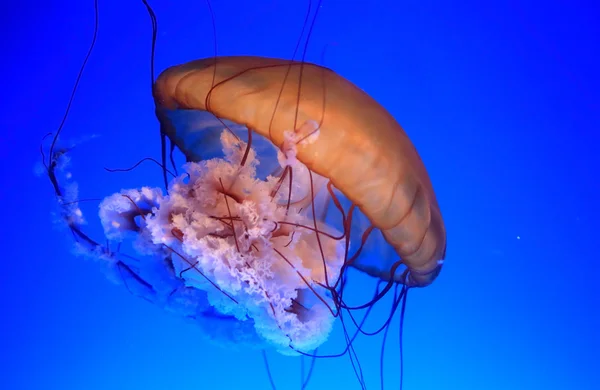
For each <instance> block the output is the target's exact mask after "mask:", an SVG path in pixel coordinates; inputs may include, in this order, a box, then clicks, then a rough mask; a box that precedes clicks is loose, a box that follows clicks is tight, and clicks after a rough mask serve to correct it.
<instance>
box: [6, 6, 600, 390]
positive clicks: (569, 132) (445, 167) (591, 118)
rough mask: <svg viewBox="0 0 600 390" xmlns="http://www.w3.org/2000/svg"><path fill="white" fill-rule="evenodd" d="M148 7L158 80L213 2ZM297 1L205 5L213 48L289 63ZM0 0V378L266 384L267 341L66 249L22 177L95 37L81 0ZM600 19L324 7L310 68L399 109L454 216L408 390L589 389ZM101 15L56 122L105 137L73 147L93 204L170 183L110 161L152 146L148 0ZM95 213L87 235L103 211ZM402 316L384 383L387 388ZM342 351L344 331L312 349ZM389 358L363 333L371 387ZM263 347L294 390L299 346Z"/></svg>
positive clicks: (330, 381) (299, 15) (30, 386)
mask: <svg viewBox="0 0 600 390" xmlns="http://www.w3.org/2000/svg"><path fill="white" fill-rule="evenodd" d="M57 3H60V4H57ZM313 3H315V4H316V2H315V1H313ZM152 4H153V6H154V8H155V11H156V13H157V16H158V19H159V36H158V42H157V44H158V46H157V53H156V66H157V71H160V70H162V69H164V68H165V67H167V66H169V65H173V64H177V63H182V62H185V61H188V60H191V59H194V58H201V57H209V56H212V55H213V53H214V47H213V45H214V42H215V38H214V37H213V33H212V27H211V20H210V16H209V13H208V11H207V7H206V4H205V3H204V2H203V1H190V0H185V1H178V2H166V1H154V2H152ZM306 6H307V2H305V1H293V2H285V1H266V0H265V1H252V2H250V1H241V0H231V1H224V0H214V1H213V8H214V14H215V19H216V25H217V38H216V42H217V44H218V53H219V54H220V55H228V54H248V55H264V56H275V57H284V58H289V57H290V56H291V55H292V53H293V49H294V46H295V44H296V40H297V37H298V35H299V32H300V30H301V28H302V24H303V21H304V15H305V12H306ZM3 8H4V9H3V11H2V12H1V13H0V26H1V27H0V28H2V29H3V31H2V39H0V53H1V54H0V58H1V61H0V75H1V85H2V89H1V90H2V97H1V103H2V104H1V105H0V110H1V111H2V114H1V115H0V159H1V164H0V169H1V174H2V176H1V177H2V184H1V186H0V196H1V204H2V206H3V209H4V211H3V213H2V220H3V222H2V223H1V224H0V226H1V227H0V233H1V234H0V240H1V243H2V247H3V248H4V252H3V253H2V260H1V263H0V264H2V267H1V270H0V330H1V331H0V388H1V389H6V390H49V389H60V390H80V389H81V390H97V389H102V390H105V389H106V390H108V389H110V390H119V389H133V390H137V389H144V390H155V389H165V390H175V389H177V390H188V389H189V390H192V389H268V388H269V383H268V380H267V376H266V373H265V370H264V366H263V362H262V358H261V356H260V353H258V352H256V351H246V350H239V351H235V352H233V351H231V350H229V349H224V348H220V347H218V346H215V345H212V344H210V343H207V342H206V341H204V340H203V338H202V337H201V335H200V334H199V332H198V329H197V328H196V327H194V326H193V325H191V324H188V323H185V322H183V321H182V320H181V319H179V318H177V317H173V316H170V315H167V314H165V313H164V312H162V311H161V310H160V309H158V308H156V307H154V306H152V305H150V304H148V303H147V302H144V301H142V300H140V299H137V298H135V297H133V296H131V295H130V294H128V293H127V291H126V290H125V289H124V288H122V287H115V286H114V285H112V284H110V283H109V282H108V281H106V279H105V278H104V276H103V275H102V274H101V273H100V272H99V271H98V268H97V267H96V266H95V265H94V264H92V263H91V262H89V261H85V260H83V259H80V258H77V257H75V256H73V255H72V254H71V253H70V246H71V243H72V242H71V237H70V236H69V234H68V232H65V231H57V230H56V229H55V228H54V225H53V217H52V215H51V211H53V210H55V203H54V202H55V200H54V197H53V193H52V188H51V186H50V184H49V182H48V180H46V179H45V178H44V177H42V178H36V177H35V176H34V168H35V165H36V164H37V163H38V161H39V159H40V156H39V144H40V140H41V138H42V136H43V135H44V134H46V133H47V132H51V131H54V130H55V129H56V127H57V126H58V124H59V122H60V120H61V117H62V115H63V112H64V109H65V106H66V103H67V101H68V98H69V95H70V93H71V88H72V85H73V82H74V79H75V76H76V74H77V72H78V69H79V67H80V64H81V61H82V59H83V56H84V54H85V52H86V50H87V48H88V45H89V43H90V40H91V36H92V33H93V21H94V19H93V16H94V12H93V1H92V0H86V1H80V0H78V1H74V0H68V1H67V0H65V1H62V2H42V1H30V2H22V3H19V2H15V3H12V2H11V3H10V4H4V5H3ZM599 15H600V13H599V10H598V5H597V4H594V2H593V1H588V2H584V1H577V0H576V1H569V2H564V1H563V2H553V1H522V2H520V1H503V2H478V1H464V2H435V1H371V2H363V1H342V0H326V1H324V2H323V7H322V9H321V10H320V15H319V19H318V21H317V24H316V27H315V29H314V33H313V36H312V38H311V42H310V46H309V49H308V52H307V60H309V61H313V62H318V63H321V64H324V65H326V66H328V67H330V68H332V69H334V70H335V71H337V72H338V73H340V74H341V75H343V76H345V77H346V78H348V79H349V80H351V81H352V82H354V83H356V84H357V85H358V86H360V87H361V88H363V89H364V90H365V91H367V92H368V93H369V94H371V95H372V96H373V97H374V98H375V99H377V100H378V101H379V102H380V103H381V104H382V105H383V106H384V107H386V108H387V109H388V110H389V111H390V112H391V113H392V114H393V115H394V116H395V117H396V118H397V119H398V121H399V122H400V123H401V124H402V126H403V127H404V128H405V129H406V131H407V133H408V134H409V136H410V137H411V139H412V140H413V142H414V144H415V145H416V147H417V148H418V150H419V152H420V154H421V155H422V157H423V160H424V162H425V164H426V166H427V168H428V170H429V172H430V175H431V178H432V181H433V183H434V186H435V189H436V192H437V195H438V199H439V202H440V205H441V208H442V212H443V214H444V217H445V220H446V225H447V231H448V252H447V262H446V266H445V268H444V270H443V272H442V274H441V275H440V277H439V279H438V280H437V281H436V282H435V283H434V284H433V285H432V286H430V287H428V288H426V289H422V290H418V291H411V294H410V295H409V301H408V306H407V311H406V323H405V329H404V357H405V362H404V369H405V378H404V389H405V390H416V389H435V390H446V389H448V390H454V389H456V390H505V389H511V390H517V389H523V390H533V389H544V390H552V389H569V390H571V389H572V390H588V389H589V390H592V389H598V388H600V336H599V334H598V332H599V330H600V294H599V284H600V283H599V282H598V278H599V271H600V266H599V264H600V263H599V259H598V256H597V253H598V249H599V248H600V239H598V231H599V229H600V224H599V223H598V220H599V217H600V208H599V206H598V202H597V200H598V194H599V191H600V174H599V172H598V169H599V168H600V151H599V147H600V131H599V128H600V127H599V125H600V99H599V94H598V88H599V87H600V82H599V81H600V77H599V76H598V69H600V61H599V56H600V16H599ZM100 18H101V20H100V31H99V37H98V43H97V47H96V50H95V52H94V53H93V56H92V58H91V60H90V63H89V66H88V67H87V69H86V71H85V74H84V77H83V79H82V82H81V85H80V89H79V94H78V95H77V97H76V100H75V103H74V105H73V108H72V111H71V115H70V117H69V119H68V121H67V123H66V126H65V133H64V137H65V138H70V139H85V137H86V136H89V135H92V134H99V135H101V137H99V138H97V139H94V140H91V141H88V142H85V143H82V144H81V148H80V149H78V150H76V151H75V152H74V153H73V174H74V175H76V180H78V181H79V183H80V186H81V188H80V191H81V192H80V195H81V196H82V197H88V198H95V197H102V196H105V195H108V194H111V193H113V192H115V191H118V190H119V189H120V188H122V187H137V186H141V185H144V184H155V185H159V184H160V181H159V180H158V179H159V171H158V169H157V168H156V166H153V165H152V164H146V165H143V166H142V167H141V168H140V169H138V170H136V171H135V172H134V173H130V174H122V175H121V174H113V175H107V174H105V173H104V172H103V169H102V168H103V167H127V166H131V165H132V164H134V163H135V162H136V161H137V160H138V159H140V158H143V157H147V156H154V157H158V156H159V140H158V137H157V134H158V128H157V124H156V120H155V118H154V115H153V103H152V99H151V95H150V86H149V77H150V76H149V56H150V52H149V50H150V34H151V26H150V20H149V17H148V15H147V13H146V11H145V9H144V7H143V5H142V4H141V1H101V2H100ZM326 46H327V49H326V52H325V55H324V57H323V56H322V53H323V48H324V47H326ZM95 207H96V205H95V204H94V205H92V206H91V208H90V209H89V210H92V211H93V210H95ZM88 219H89V229H90V232H91V233H92V234H95V235H96V237H99V234H100V229H99V228H98V225H97V220H96V218H95V215H93V214H91V215H89V216H88ZM372 288H373V286H372V285H369V286H365V291H364V294H365V296H367V295H369V294H370V293H371V290H372ZM385 313H386V311H385V310H381V311H379V312H378V315H379V316H380V318H379V319H381V318H382V316H384V315H385ZM397 324H398V323H397V318H396V319H395V322H394V325H392V329H393V330H392V331H391V334H390V336H389V344H388V347H387V350H386V351H387V352H386V358H385V362H386V363H385V369H386V376H385V378H386V389H390V388H397V387H398V338H397V337H398V336H397ZM342 344H343V342H342V338H341V333H340V327H339V323H338V326H337V327H336V329H335V330H334V333H333V335H332V338H331V341H330V342H328V343H327V344H326V345H324V346H323V348H322V351H323V352H335V351H339V349H340V348H341V347H342ZM379 351H380V338H361V339H359V341H358V342H357V352H358V354H359V358H360V359H361V364H362V368H363V370H364V373H365V377H366V380H367V385H368V388H379ZM269 360H270V363H271V368H272V370H273V373H274V379H275V381H276V383H277V386H278V389H298V388H299V382H300V378H299V370H300V363H299V359H298V358H283V357H280V356H278V355H276V354H272V353H270V354H269ZM309 388H312V389H342V388H344V389H355V388H359V385H358V383H357V381H356V378H355V376H354V374H353V371H352V368H351V365H350V362H349V360H348V359H347V358H340V359H333V360H332V359H330V360H328V361H318V362H317V365H316V368H315V371H314V376H313V380H312V382H311V386H310V387H309Z"/></svg>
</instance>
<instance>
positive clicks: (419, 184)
mask: <svg viewBox="0 0 600 390" xmlns="http://www.w3.org/2000/svg"><path fill="white" fill-rule="evenodd" d="M154 95H155V101H156V107H157V115H158V118H159V121H160V123H161V129H162V132H163V134H165V135H166V136H168V137H169V138H170V139H171V141H172V142H173V143H174V144H175V145H177V147H178V148H179V149H180V150H182V151H183V153H184V154H186V156H188V159H189V158H191V159H195V158H200V156H201V153H202V150H203V149H204V148H208V147H209V145H210V141H209V140H210V137H209V136H206V135H203V134H202V132H203V131H204V130H203V128H202V127H200V128H196V129H194V128H190V127H187V128H186V127H185V126H183V127H181V126H177V120H173V117H174V115H172V113H174V112H178V111H180V110H184V111H189V110H198V111H200V112H208V113H210V114H213V115H214V116H215V117H217V118H223V119H225V120H228V121H231V122H233V123H236V124H238V125H243V126H245V127H246V128H247V129H251V132H255V133H256V134H258V135H260V136H262V137H264V138H266V139H267V140H269V141H271V142H272V143H273V144H274V145H278V146H281V147H283V146H284V145H289V143H290V142H289V133H290V131H293V132H294V133H295V135H296V137H297V139H298V140H302V141H305V139H304V138H305V137H313V138H314V139H313V140H312V142H297V143H296V145H295V149H294V157H295V158H297V159H298V160H299V161H300V162H301V164H303V165H304V166H305V167H306V168H308V170H310V172H312V173H314V174H316V175H318V176H319V177H320V178H325V180H326V181H330V182H331V183H332V184H333V185H334V186H335V187H336V188H337V189H338V190H339V191H341V193H342V194H343V195H344V196H345V197H347V198H348V199H349V200H350V201H351V202H352V203H353V204H354V205H356V206H357V207H358V208H359V209H360V211H362V213H364V214H365V215H366V217H367V218H368V219H369V221H370V223H371V224H372V225H373V226H374V227H375V228H377V229H379V230H380V231H381V233H382V234H383V237H384V238H385V240H386V241H387V243H389V244H390V245H391V246H392V247H393V249H394V250H395V252H396V253H397V255H398V257H383V258H379V257H378V258H372V257H369V256H360V257H356V258H355V259H353V260H352V261H351V262H350V263H349V264H347V265H349V266H352V267H354V268H357V269H359V270H362V271H364V272H366V273H368V274H369V275H372V276H374V277H376V278H379V279H381V280H384V281H394V282H398V283H402V284H404V285H407V286H409V287H415V286H418V287H424V286H427V285H429V284H430V283H432V282H433V280H434V279H435V278H436V277H437V275H438V274H439V272H440V270H441V268H442V264H443V260H444V257H445V250H446V232H445V227H444V222H443V219H442V215H441V212H440V209H439V206H438V203H437V200H436V197H435V193H434V190H433V186H432V184H431V181H430V179H429V176H428V174H427V171H426V169H425V166H424V164H423V162H422V161H421V159H420V157H419V155H418V153H417V151H416V149H415V147H414V146H413V144H412V143H411V141H410V140H409V138H408V136H407V135H406V133H405V132H404V130H403V129H402V127H401V126H400V125H399V124H398V123H397V121H396V120H395V119H394V118H393V117H392V116H391V115H390V114H389V113H388V112H387V111H386V110H385V109H384V108H383V107H382V106H381V105H379V104H378V103H377V102H376V101H375V100H374V99H372V98H371V97H370V96H369V95H367V94H366V93H364V92H363V91H362V90H360V89H359V88H357V87H356V86H355V85H353V84H352V83H351V82H349V81H348V80H346V79H344V78H343V77H341V76H339V75H337V74H336V73H334V72H333V71H331V70H329V69H326V68H323V67H320V66H317V65H313V64H308V63H304V62H293V61H287V60H280V59H273V58H263V57H218V58H210V59H203V60H198V61H193V62H190V63H187V64H183V65H179V66H175V67H172V68H169V69H167V70H166V71H164V72H163V73H162V74H161V75H160V76H159V77H158V79H157V80H156V83H155V88H154ZM314 124H318V125H317V126H316V127H315V128H314V129H312V131H311V126H314ZM249 134H251V133H249ZM315 135H316V137H315ZM317 190H318V189H317ZM313 191H314V189H313ZM314 192H317V191H314ZM346 260H348V259H346ZM400 264H402V265H404V266H405V267H406V270H405V271H406V272H397V271H398V267H399V265H400Z"/></svg>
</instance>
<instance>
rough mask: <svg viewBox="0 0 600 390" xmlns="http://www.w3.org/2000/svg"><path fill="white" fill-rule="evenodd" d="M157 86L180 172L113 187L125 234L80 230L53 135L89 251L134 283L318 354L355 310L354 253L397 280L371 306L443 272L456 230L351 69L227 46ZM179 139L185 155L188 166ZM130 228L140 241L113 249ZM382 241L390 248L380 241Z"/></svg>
mask: <svg viewBox="0 0 600 390" xmlns="http://www.w3.org/2000/svg"><path fill="white" fill-rule="evenodd" d="M153 93H154V98H155V104H156V115H157V118H158V120H159V122H160V128H161V136H162V139H163V153H162V167H163V172H164V176H165V178H167V175H168V174H171V175H172V176H174V177H173V178H170V179H168V180H165V181H166V183H165V184H166V190H162V189H160V188H150V187H142V188H137V189H125V190H121V191H120V192H117V193H115V194H113V195H110V196H108V197H107V198H105V199H104V200H103V201H102V202H101V204H100V211H99V215H100V220H101V223H102V226H103V229H104V233H105V236H106V238H107V239H108V240H110V241H111V242H113V243H117V244H113V245H112V246H110V247H109V246H105V245H101V244H99V241H96V240H94V239H92V238H90V237H89V236H87V235H86V234H85V233H84V232H83V229H82V227H81V225H82V221H83V220H82V218H83V216H82V215H81V211H80V209H79V208H78V206H77V199H76V195H75V192H74V191H70V190H68V186H69V185H70V184H69V183H70V182H72V180H73V179H72V178H71V177H70V175H69V174H68V170H66V169H64V166H65V162H66V159H67V157H66V155H67V152H68V148H66V147H59V146H58V145H57V146H56V147H55V145H54V143H53V144H52V147H51V148H50V159H49V163H48V164H47V165H46V168H47V171H48V174H49V177H50V179H51V181H52V183H53V185H54V188H55V191H56V194H57V197H58V199H59V203H60V205H61V213H62V216H63V220H64V221H66V223H67V224H68V226H69V227H70V229H71V230H72V232H73V233H74V235H75V237H76V238H77V245H78V246H79V248H80V252H81V253H84V254H85V255H88V256H91V257H94V258H97V259H100V260H101V261H102V262H103V264H105V265H106V266H107V267H106V269H107V270H108V271H109V272H110V274H111V275H112V278H113V279H114V280H115V281H117V282H121V281H122V282H123V283H124V284H125V286H126V287H127V289H128V290H129V291H130V292H132V293H133V294H136V295H138V296H141V297H142V298H144V299H146V300H149V301H151V302H153V303H155V304H157V305H160V306H163V307H164V308H165V309H167V310H169V311H172V312H175V313H177V314H179V315H182V316H184V317H186V318H189V319H191V320H193V321H196V322H197V323H198V324H199V325H200V326H201V327H203V329H204V330H205V334H207V335H208V336H209V337H211V338H215V339H218V340H227V341H228V342H232V343H235V344H240V343H245V344H250V345H256V346H259V347H260V348H265V347H272V348H274V349H276V350H278V351H279V352H281V353H284V354H297V353H302V354H306V353H307V352H306V351H311V350H314V349H315V348H317V347H318V346H320V345H321V344H322V343H323V342H325V341H326V340H327V338H328V335H329V333H330V331H331V328H332V325H333V322H334V320H335V318H337V317H338V316H339V315H340V312H341V311H342V310H352V309H353V308H351V307H349V306H348V305H346V304H345V302H344V299H343V291H344V289H345V288H346V284H345V279H344V277H345V274H346V272H347V270H348V268H349V267H353V268H356V269H358V270H360V271H363V272H365V273H367V274H369V275H371V276H373V277H375V278H377V279H378V280H380V281H382V282H383V283H385V284H386V288H385V289H383V290H382V291H379V289H378V290H377V293H376V296H375V297H374V298H373V299H372V300H371V301H369V302H367V303H365V304H364V305H361V306H359V307H358V308H364V307H368V306H370V305H372V304H373V303H374V302H376V301H377V300H379V299H380V298H381V297H382V296H383V295H385V293H386V292H387V291H389V290H390V288H391V287H392V286H394V285H395V286H398V285H403V286H405V288H411V287H425V286H427V285H429V284H430V283H432V282H433V281H434V279H435V278H436V277H437V276H438V274H439V272H440V270H441V268H442V264H443V260H444V257H445V250H446V233H445V227H444V223H443V219H442V216H441V212H440V209H439V206H438V203H437V200H436V197H435V194H434V191H433V186H432V184H431V181H430V179H429V176H428V174H427V171H426V169H425V166H424V165H423V163H422V161H421V159H420V158H419V155H418V153H417V151H416V149H415V148H414V146H413V144H412V143H411V142H410V140H409V138H408V137H407V135H406V133H405V132H404V131H403V129H402V128H401V126H400V125H399V124H398V123H397V121H396V120H395V119H394V118H393V117H392V116H391V115H390V114H389V113H388V112H387V111H386V110H385V109H384V108H383V107H382V106H381V105H379V104H378V103H377V102H376V101H375V100H373V99H372V98H371V97H369V95H367V94H366V93H365V92H363V91H362V90H360V89H359V88H357V87H356V86H354V85H353V84H352V83H350V82H349V81H347V80H346V79H344V78H342V77H341V76H339V75H337V74H336V73H334V72H333V71H331V70H329V69H327V68H324V67H320V66H317V65H313V64H309V63H305V62H294V61H287V60H280V59H273V58H262V57H214V58H209V59H204V60H198V61H193V62H190V63H187V64H183V65H179V66H174V67H172V68H169V69H167V70H166V71H164V72H163V73H162V74H161V75H160V76H159V77H158V78H157V80H156V82H155V83H154V86H153ZM166 141H170V142H171V143H172V145H174V146H175V147H176V148H177V149H178V150H180V151H181V152H182V153H183V155H184V156H185V158H186V161H187V163H186V164H185V165H184V167H183V172H181V173H179V174H173V173H171V172H170V171H169V170H168V168H167V158H166V156H167V147H166ZM173 151H174V149H173V148H172V149H171V152H173ZM378 238H379V241H377V240H378ZM127 240H129V241H131V242H132V245H133V248H134V249H135V251H136V252H137V253H136V255H135V256H132V255H125V254H124V253H123V252H122V251H120V250H116V251H115V250H111V249H110V248H111V247H112V248H119V245H120V243H123V242H124V241H127ZM369 243H370V244H369ZM384 244H385V245H389V247H390V248H391V249H392V250H391V252H389V253H387V254H385V255H383V252H377V253H378V254H380V255H379V256H374V255H373V253H370V250H371V249H372V248H375V247H378V246H383V245H384ZM369 245H370V246H369ZM397 302H398V300H397V299H396V298H395V305H397ZM216 322H218V324H219V325H215V323H216ZM387 324H389V321H388V323H387ZM350 342H351V341H350Z"/></svg>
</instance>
